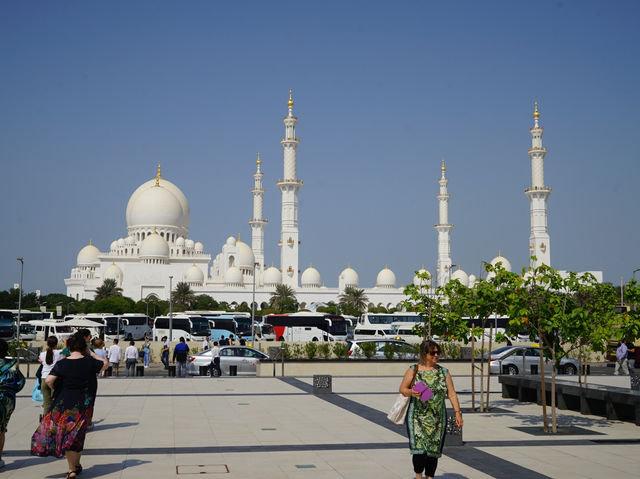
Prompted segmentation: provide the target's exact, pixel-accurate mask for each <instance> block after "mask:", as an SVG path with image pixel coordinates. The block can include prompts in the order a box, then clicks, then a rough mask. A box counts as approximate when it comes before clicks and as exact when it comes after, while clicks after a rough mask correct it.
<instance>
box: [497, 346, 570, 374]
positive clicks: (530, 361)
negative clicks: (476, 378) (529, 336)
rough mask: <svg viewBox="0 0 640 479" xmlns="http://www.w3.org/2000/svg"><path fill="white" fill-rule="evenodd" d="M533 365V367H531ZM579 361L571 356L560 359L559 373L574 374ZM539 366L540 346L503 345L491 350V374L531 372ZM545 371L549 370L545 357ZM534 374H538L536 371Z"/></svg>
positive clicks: (549, 366) (549, 364) (547, 360)
mask: <svg viewBox="0 0 640 479" xmlns="http://www.w3.org/2000/svg"><path fill="white" fill-rule="evenodd" d="M532 366H533V369H532ZM579 366H580V363H579V362H578V360H576V359H573V358H567V357H564V358H562V359H561V360H560V371H559V372H560V373H564V374H576V373H577V372H578V368H579ZM539 368H540V348H537V347H534V346H505V347H502V348H498V349H496V350H494V351H491V362H490V369H491V374H511V375H515V374H521V373H524V374H531V373H532V371H537V370H538V369H539ZM544 370H545V373H547V372H548V373H550V372H551V360H549V359H548V358H545V362H544ZM535 374H538V373H537V372H536V373H535Z"/></svg>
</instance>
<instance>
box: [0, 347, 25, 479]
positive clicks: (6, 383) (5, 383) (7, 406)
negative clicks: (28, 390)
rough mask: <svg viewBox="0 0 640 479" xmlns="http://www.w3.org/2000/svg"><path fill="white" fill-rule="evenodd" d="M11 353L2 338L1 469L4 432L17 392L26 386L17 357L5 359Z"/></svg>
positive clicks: (0, 359)
mask: <svg viewBox="0 0 640 479" xmlns="http://www.w3.org/2000/svg"><path fill="white" fill-rule="evenodd" d="M8 354H9V345H8V344H7V342H6V341H5V340H4V339H0V470H2V468H3V467H4V461H3V460H2V450H3V449H4V433H5V432H7V424H9V419H10V418H11V414H12V413H13V410H14V409H15V407H16V394H18V393H19V392H20V391H21V390H22V388H23V387H24V376H23V375H22V373H21V372H20V370H19V369H18V368H16V367H14V366H15V365H16V362H17V360H16V359H5V358H6V357H7V355H8Z"/></svg>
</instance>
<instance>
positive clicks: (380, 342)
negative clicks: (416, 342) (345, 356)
mask: <svg viewBox="0 0 640 479" xmlns="http://www.w3.org/2000/svg"><path fill="white" fill-rule="evenodd" d="M363 343H373V344H375V349H376V350H375V353H374V355H373V356H372V358H374V359H385V357H386V356H385V355H384V348H385V347H386V346H387V345H390V346H391V347H392V348H393V349H394V359H395V358H397V359H417V357H418V356H417V354H416V352H415V347H414V346H412V345H411V344H409V343H407V342H406V341H399V340H397V339H354V340H351V341H347V344H348V346H349V357H350V358H364V357H366V356H365V355H364V351H363V350H362V348H361V345H362V344H363Z"/></svg>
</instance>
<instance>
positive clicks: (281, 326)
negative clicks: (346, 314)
mask: <svg viewBox="0 0 640 479" xmlns="http://www.w3.org/2000/svg"><path fill="white" fill-rule="evenodd" d="M264 322H265V323H266V324H270V325H271V326H273V329H274V333H275V337H276V340H277V341H335V340H336V339H335V337H334V335H333V334H332V333H331V332H330V331H331V329H332V327H333V328H334V330H335V328H336V327H338V328H339V330H340V331H342V329H344V337H345V338H346V334H347V333H346V327H347V322H346V321H345V320H344V318H343V317H342V316H337V315H330V314H323V313H296V314H269V315H267V316H265V317H264ZM334 323H339V324H336V325H334Z"/></svg>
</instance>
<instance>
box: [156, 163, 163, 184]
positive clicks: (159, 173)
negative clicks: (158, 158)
mask: <svg viewBox="0 0 640 479" xmlns="http://www.w3.org/2000/svg"><path fill="white" fill-rule="evenodd" d="M160 178H162V170H161V168H160V162H158V172H157V173H156V186H160Z"/></svg>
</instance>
